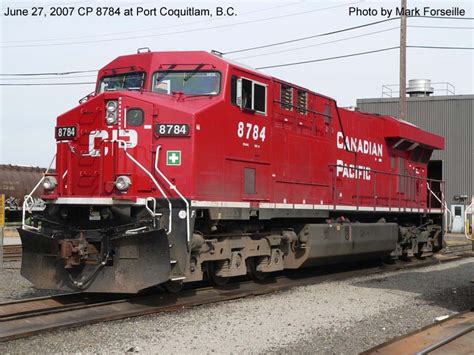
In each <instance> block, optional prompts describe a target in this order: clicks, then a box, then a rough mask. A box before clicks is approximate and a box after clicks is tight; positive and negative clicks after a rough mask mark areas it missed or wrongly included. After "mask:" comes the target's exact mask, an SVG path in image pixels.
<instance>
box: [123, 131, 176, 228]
mask: <svg viewBox="0 0 474 355" xmlns="http://www.w3.org/2000/svg"><path fill="white" fill-rule="evenodd" d="M116 142H117V143H118V145H119V148H122V149H123V150H124V152H125V155H126V156H127V157H128V158H129V159H130V160H131V161H132V162H134V163H135V164H136V165H137V166H138V167H139V168H140V169H142V170H143V171H144V172H145V174H147V175H148V176H149V177H150V179H151V180H152V181H153V183H154V184H155V185H156V187H157V188H158V190H159V191H160V193H161V194H162V195H163V197H164V198H165V199H166V201H167V202H168V208H169V210H170V215H169V220H168V231H167V232H166V234H167V235H169V234H170V233H171V231H172V229H173V223H172V220H173V206H172V205H171V201H170V199H169V198H168V195H166V193H165V191H164V190H163V189H162V188H161V186H160V184H159V183H158V181H156V179H155V177H154V176H153V174H152V173H150V172H149V171H148V170H147V169H146V168H145V167H144V166H143V165H142V164H140V162H138V161H137V160H136V159H135V158H134V157H133V156H132V155H131V154H130V153H129V152H127V142H125V141H124V140H120V139H117V140H116ZM153 217H156V215H155V216H153Z"/></svg>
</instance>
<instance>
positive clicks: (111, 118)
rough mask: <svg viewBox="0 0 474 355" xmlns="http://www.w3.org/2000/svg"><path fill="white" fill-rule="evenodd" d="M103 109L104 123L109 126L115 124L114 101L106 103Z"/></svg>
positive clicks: (115, 108)
mask: <svg viewBox="0 0 474 355" xmlns="http://www.w3.org/2000/svg"><path fill="white" fill-rule="evenodd" d="M105 108H106V110H105V122H107V124H108V125H109V126H110V125H113V124H115V123H117V112H118V110H117V109H118V102H117V101H115V100H112V101H107V103H106V104H105Z"/></svg>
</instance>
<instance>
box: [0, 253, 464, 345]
mask: <svg viewBox="0 0 474 355" xmlns="http://www.w3.org/2000/svg"><path fill="white" fill-rule="evenodd" d="M470 256H472V252H455V253H452V254H449V255H434V256H431V257H427V258H426V259H424V260H418V259H412V260H411V261H408V262H407V261H397V262H395V263H394V264H389V265H380V264H376V265H373V264H372V265H367V264H365V265H362V266H361V265H359V266H356V267H355V266H354V264H350V265H338V266H330V267H325V268H318V269H317V270H305V271H299V272H286V273H285V274H281V275H279V276H276V277H274V278H270V279H268V280H266V281H264V282H262V283H255V282H253V281H245V280H243V281H242V280H241V282H236V283H232V284H229V285H227V286H225V287H220V288H213V287H200V288H196V289H189V290H185V291H182V292H180V293H179V294H169V293H151V294H143V295H132V296H130V295H125V296H124V295H101V294H80V293H72V294H63V295H57V296H51V297H40V298H33V299H25V300H20V301H14V302H7V303H1V304H0V341H8V340H12V339H17V338H23V337H27V336H31V335H34V334H39V333H42V332H46V331H51V330H58V329H66V328H71V327H77V326H81V325H87V324H93V323H98V322H104V321H109V320H118V319H123V318H129V317H136V316H142V315H147V314H153V313H160V312H172V311H176V310H181V309H184V308H190V307H194V306H198V305H205V304H211V303H216V302H222V301H228V300H233V299H238V298H243V297H249V296H256V295H263V294H268V293H272V292H276V291H282V290H287V289H290V288H292V287H296V286H305V285H311V284H316V283H321V282H324V281H328V280H331V281H334V280H344V279H348V278H351V277H356V276H364V275H372V274H377V273H382V272H388V271H395V270H401V269H403V270H405V269H410V268H419V267H424V266H429V265H434V264H438V263H443V262H449V261H454V260H459V259H461V258H463V257H470Z"/></svg>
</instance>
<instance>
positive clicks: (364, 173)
mask: <svg viewBox="0 0 474 355" xmlns="http://www.w3.org/2000/svg"><path fill="white" fill-rule="evenodd" d="M370 170H371V169H370V168H369V167H368V166H363V165H354V164H346V163H344V162H343V161H342V160H339V159H338V160H337V161H336V176H342V177H343V178H349V179H362V180H367V181H370V179H371V176H370Z"/></svg>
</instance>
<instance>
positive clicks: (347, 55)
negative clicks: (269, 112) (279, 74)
mask: <svg viewBox="0 0 474 355" xmlns="http://www.w3.org/2000/svg"><path fill="white" fill-rule="evenodd" d="M398 48H399V46H395V47H388V48H382V49H375V50H372V51H366V52H358V53H351V54H345V55H339V56H335V57H326V58H320V59H311V60H304V61H301V62H293V63H285V64H276V65H268V66H265V67H258V68H255V69H270V68H279V67H289V66H292V65H300V64H308V63H316V62H324V61H328V60H334V59H341V58H348V57H356V56H360V55H365V54H371V53H379V52H386V51H391V50H394V49H398Z"/></svg>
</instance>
